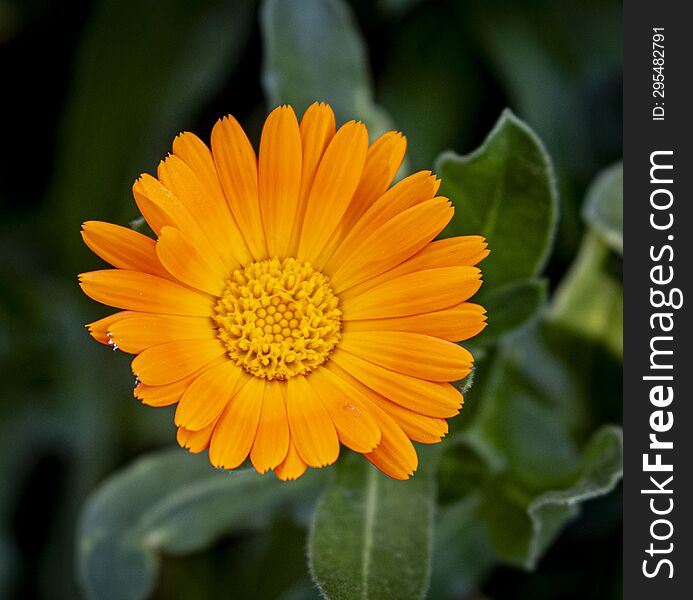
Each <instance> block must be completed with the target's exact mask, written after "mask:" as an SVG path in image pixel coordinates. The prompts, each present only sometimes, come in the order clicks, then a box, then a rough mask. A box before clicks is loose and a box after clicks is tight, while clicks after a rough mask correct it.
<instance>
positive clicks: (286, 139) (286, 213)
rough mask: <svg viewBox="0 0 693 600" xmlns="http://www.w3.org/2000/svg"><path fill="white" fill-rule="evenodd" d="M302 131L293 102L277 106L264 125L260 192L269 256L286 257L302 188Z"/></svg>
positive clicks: (261, 142)
mask: <svg viewBox="0 0 693 600" xmlns="http://www.w3.org/2000/svg"><path fill="white" fill-rule="evenodd" d="M301 160H302V158H301V134H300V132H299V129H298V121H297V120H296V114H295V113H294V111H293V109H292V108H291V107H290V106H280V107H279V108H275V109H274V110H273V111H272V112H271V113H270V114H269V116H268V117H267V120H266V121H265V126H264V128H263V129H262V139H261V140H260V158H259V177H260V181H259V194H260V209H261V212H262V221H263V223H264V226H265V236H266V239H267V249H268V251H269V254H270V256H277V257H279V258H284V257H285V256H286V255H287V251H288V249H289V244H290V242H291V231H292V229H293V226H294V219H295V217H296V210H297V208H298V199H299V192H300V190H301Z"/></svg>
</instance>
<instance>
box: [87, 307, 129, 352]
mask: <svg viewBox="0 0 693 600" xmlns="http://www.w3.org/2000/svg"><path fill="white" fill-rule="evenodd" d="M138 314H139V313H136V312H132V311H130V310H123V311H120V312H117V313H113V314H112V315H108V316H107V317H104V318H103V319H99V320H98V321H94V322H93V323H87V324H86V325H85V327H86V328H87V329H88V330H89V334H90V335H91V337H93V338H94V339H95V340H96V341H97V342H101V343H102V344H108V345H109V346H112V345H113V343H112V341H111V336H110V335H109V334H108V328H109V327H110V326H111V325H112V324H113V323H117V322H118V321H120V320H121V319H127V318H129V317H132V316H135V315H138Z"/></svg>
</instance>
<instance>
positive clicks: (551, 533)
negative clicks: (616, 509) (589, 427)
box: [480, 426, 623, 569]
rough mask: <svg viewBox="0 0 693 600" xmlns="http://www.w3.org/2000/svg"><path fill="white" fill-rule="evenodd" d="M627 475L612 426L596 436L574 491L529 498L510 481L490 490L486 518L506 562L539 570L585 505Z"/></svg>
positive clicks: (493, 542)
mask: <svg viewBox="0 0 693 600" xmlns="http://www.w3.org/2000/svg"><path fill="white" fill-rule="evenodd" d="M622 472H623V440H622V434H621V431H620V428H618V427H613V426H607V427H604V428H603V429H601V430H599V431H598V432H597V433H595V434H594V436H593V437H592V439H591V440H590V442H589V443H588V445H587V447H586V448H585V451H584V453H583V457H582V461H581V463H580V466H579V468H578V470H577V472H576V473H575V474H574V476H573V480H572V482H571V483H570V485H567V486H564V487H556V488H555V489H549V490H547V491H545V492H543V493H541V494H537V495H535V496H530V497H527V495H526V494H525V493H524V492H523V490H521V489H520V488H518V487H516V486H514V485H513V484H512V483H511V482H509V481H508V480H504V479H500V480H497V481H494V482H493V483H492V484H490V485H487V486H486V488H485V490H484V496H483V501H482V503H481V511H480V516H481V517H482V518H483V519H484V520H485V522H486V525H487V527H488V531H489V535H490V539H491V545H492V547H493V549H494V552H495V553H496V555H497V557H498V558H500V559H501V560H503V561H505V562H508V563H510V564H514V565H517V566H522V567H524V568H525V569H534V568H535V567H536V565H537V563H538V561H539V559H540V558H541V556H542V555H543V553H544V552H545V550H546V549H547V548H548V546H549V545H550V544H551V543H553V541H554V540H555V539H556V537H557V536H558V534H559V533H560V531H561V529H562V528H563V527H564V526H565V525H566V523H567V522H568V521H569V520H571V519H573V518H575V517H576V516H577V514H578V513H579V503H580V502H583V501H585V500H589V499H591V498H596V497H598V496H602V495H604V494H607V493H608V492H610V491H611V490H612V489H613V488H614V487H615V486H616V484H617V483H618V481H619V480H620V479H621V475H622Z"/></svg>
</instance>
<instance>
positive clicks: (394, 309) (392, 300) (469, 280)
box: [341, 267, 481, 321]
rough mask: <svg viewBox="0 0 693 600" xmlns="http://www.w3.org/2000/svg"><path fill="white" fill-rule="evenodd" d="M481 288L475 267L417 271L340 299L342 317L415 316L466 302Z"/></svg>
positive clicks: (478, 273) (351, 318)
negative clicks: (359, 293)
mask: <svg viewBox="0 0 693 600" xmlns="http://www.w3.org/2000/svg"><path fill="white" fill-rule="evenodd" d="M480 287H481V271H479V269H477V268H476V267H441V268H438V269H427V270H425V271H416V272H414V273H408V274H406V275H402V276H400V277H396V278H395V279H392V280H390V281H386V282H385V283H382V284H380V285H378V286H376V287H374V288H371V289H370V290H368V291H367V292H364V293H363V294H361V295H360V296H356V297H354V298H344V297H341V299H342V302H343V308H342V318H343V319H344V320H345V321H354V320H359V319H384V318H387V317H403V316H406V315H416V314H420V313H425V312H431V311H435V310H441V309H443V308H449V307H450V306H454V305H455V304H459V303H460V302H462V301H464V300H467V299H468V298H469V297H470V296H472V295H474V294H475V293H476V291H477V290H478V289H479V288H480Z"/></svg>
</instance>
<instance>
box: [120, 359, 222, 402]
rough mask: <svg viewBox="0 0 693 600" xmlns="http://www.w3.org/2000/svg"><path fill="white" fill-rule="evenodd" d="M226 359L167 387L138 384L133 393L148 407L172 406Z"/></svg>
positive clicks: (212, 363) (219, 360)
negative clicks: (193, 384)
mask: <svg viewBox="0 0 693 600" xmlns="http://www.w3.org/2000/svg"><path fill="white" fill-rule="evenodd" d="M226 360H227V359H226V358H225V357H219V358H217V359H216V360H213V361H212V362H211V363H209V364H207V365H204V366H203V367H202V368H200V369H197V371H195V372H193V373H191V374H190V375H188V376H187V377H183V379H179V380H178V381H174V382H173V383H167V384H166V385H147V384H146V383H138V384H137V386H136V387H135V390H134V392H133V394H134V396H135V398H137V399H138V400H141V401H142V403H143V404H146V405H147V406H156V407H159V406H171V405H172V404H175V403H176V402H178V401H179V400H180V399H181V396H182V395H183V393H184V392H185V390H187V389H188V387H189V386H190V384H191V383H192V382H193V381H195V379H197V378H198V377H199V376H200V375H202V373H204V372H205V371H206V370H207V369H211V368H212V367H215V366H216V365H218V364H220V363H221V362H224V361H226Z"/></svg>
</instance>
